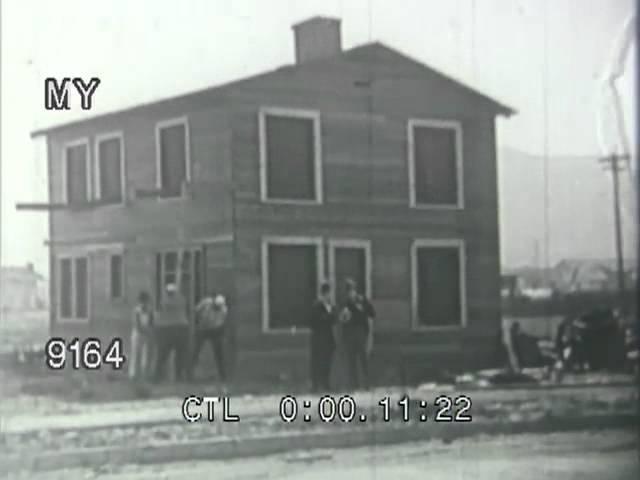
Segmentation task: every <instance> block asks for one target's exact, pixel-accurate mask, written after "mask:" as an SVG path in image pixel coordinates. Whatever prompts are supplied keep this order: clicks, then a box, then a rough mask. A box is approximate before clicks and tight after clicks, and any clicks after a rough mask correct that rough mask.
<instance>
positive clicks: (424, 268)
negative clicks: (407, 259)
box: [411, 240, 466, 329]
mask: <svg viewBox="0 0 640 480" xmlns="http://www.w3.org/2000/svg"><path fill="white" fill-rule="evenodd" d="M411 267H412V277H413V278H412V297H413V298H412V300H413V302H412V303H413V326H414V328H418V329H420V328H432V327H435V328H442V327H445V328H446V327H459V326H464V325H465V324H466V311H465V309H466V298H465V281H466V280H465V255H464V244H463V243H462V242H461V241H458V240H444V241H440V240H417V241H416V242H414V244H413V247H412V250H411Z"/></svg>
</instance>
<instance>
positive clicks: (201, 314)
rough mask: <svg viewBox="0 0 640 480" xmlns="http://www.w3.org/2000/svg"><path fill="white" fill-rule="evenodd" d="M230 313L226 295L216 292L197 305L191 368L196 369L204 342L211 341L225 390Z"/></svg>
mask: <svg viewBox="0 0 640 480" xmlns="http://www.w3.org/2000/svg"><path fill="white" fill-rule="evenodd" d="M228 313H229V309H228V307H227V302H226V299H225V298H224V296H222V295H216V294H215V293H212V295H211V296H208V297H205V298H203V299H202V300H201V301H200V303H199V304H198V305H197V306H196V310H195V318H196V340H195V347H194V351H193V358H192V363H191V368H192V369H195V366H196V365H197V363H198V357H199V356H200V350H201V349H202V346H203V344H204V343H205V342H210V343H211V347H212V349H213V356H214V357H215V360H216V366H217V367H218V375H219V377H220V381H221V382H222V388H223V390H226V382H227V370H226V358H225V348H224V347H225V345H224V343H225V326H226V324H227V315H228Z"/></svg>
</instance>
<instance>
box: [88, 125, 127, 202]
mask: <svg viewBox="0 0 640 480" xmlns="http://www.w3.org/2000/svg"><path fill="white" fill-rule="evenodd" d="M113 139H118V140H120V189H121V192H122V200H121V201H120V202H119V203H115V202H114V203H109V204H107V205H105V206H116V205H124V204H125V203H126V202H127V174H126V165H127V163H126V161H125V156H124V154H125V149H124V133H123V132H122V131H117V132H109V133H103V134H100V135H96V138H95V145H94V148H95V152H94V155H93V158H94V171H95V179H94V180H95V184H96V186H95V190H94V191H95V197H96V199H97V200H102V191H101V189H100V178H101V174H102V172H101V171H100V144H101V143H102V142H106V141H107V140H113Z"/></svg>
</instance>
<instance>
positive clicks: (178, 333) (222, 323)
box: [129, 284, 228, 385]
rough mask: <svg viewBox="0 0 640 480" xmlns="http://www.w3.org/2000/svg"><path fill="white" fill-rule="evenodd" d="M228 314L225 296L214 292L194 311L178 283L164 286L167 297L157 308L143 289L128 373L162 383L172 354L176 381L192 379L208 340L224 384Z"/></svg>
mask: <svg viewBox="0 0 640 480" xmlns="http://www.w3.org/2000/svg"><path fill="white" fill-rule="evenodd" d="M227 315H228V308H227V305H226V300H225V298H224V296H222V295H217V294H215V293H212V294H211V295H209V296H205V297H204V298H203V299H202V300H201V301H200V302H199V303H198V305H197V306H196V307H195V309H194V310H193V312H191V311H190V308H189V303H188V302H187V301H186V299H185V297H184V295H182V293H181V292H180V291H179V289H178V288H177V286H176V285H175V284H168V285H167V286H166V287H165V298H164V299H163V301H162V306H161V308H160V309H159V310H157V311H156V310H155V309H154V308H153V305H152V303H151V297H150V295H149V294H148V293H147V292H145V291H143V292H140V294H139V295H138V303H137V305H136V307H135V309H134V313H133V324H132V329H131V351H130V352H131V353H130V358H129V362H130V363H129V376H130V377H131V378H132V379H134V380H147V379H151V380H153V381H154V382H159V381H160V380H162V378H163V376H164V373H165V370H166V368H165V367H166V364H167V360H168V358H169V356H170V355H171V354H172V353H173V356H174V357H173V358H174V370H175V375H176V380H178V381H183V380H191V379H192V378H193V374H194V370H195V367H196V365H197V361H198V358H199V356H200V351H201V350H202V347H203V345H204V343H205V342H210V343H211V346H212V348H213V354H214V356H215V359H216V364H217V367H218V374H219V377H220V380H221V381H222V382H223V385H224V384H225V382H226V377H227V375H226V373H227V372H226V370H227V368H226V358H225V349H224V347H225V331H226V328H225V327H226V324H227ZM191 317H193V320H194V321H193V322H191V321H190V319H191Z"/></svg>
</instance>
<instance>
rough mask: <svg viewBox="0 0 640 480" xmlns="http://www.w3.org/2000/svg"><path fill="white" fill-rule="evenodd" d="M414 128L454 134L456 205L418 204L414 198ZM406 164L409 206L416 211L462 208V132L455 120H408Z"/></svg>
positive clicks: (460, 125) (459, 124)
mask: <svg viewBox="0 0 640 480" xmlns="http://www.w3.org/2000/svg"><path fill="white" fill-rule="evenodd" d="M415 127H427V128H442V129H448V130H453V131H454V132H455V149H456V152H455V156H456V183H457V188H456V198H457V201H456V203H455V204H454V203H452V204H439V203H418V201H417V198H416V197H417V196H416V176H415V174H416V173H415V148H414V147H415V141H414V129H415ZM407 145H408V151H407V153H408V154H407V162H408V171H409V206H410V207H411V208H417V209H421V208H422V209H434V210H461V209H463V208H464V172H463V167H464V161H463V148H462V147H463V132H462V123H461V122H459V121H456V120H437V119H425V118H410V119H409V121H408V122H407Z"/></svg>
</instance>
